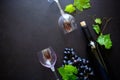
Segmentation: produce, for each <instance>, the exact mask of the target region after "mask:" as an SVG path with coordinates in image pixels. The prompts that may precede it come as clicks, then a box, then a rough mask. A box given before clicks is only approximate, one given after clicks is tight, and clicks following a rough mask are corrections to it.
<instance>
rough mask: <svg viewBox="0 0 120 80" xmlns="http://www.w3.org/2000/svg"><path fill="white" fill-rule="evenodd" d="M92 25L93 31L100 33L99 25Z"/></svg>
mask: <svg viewBox="0 0 120 80" xmlns="http://www.w3.org/2000/svg"><path fill="white" fill-rule="evenodd" d="M92 26H93V29H94V31H95V32H96V33H97V34H99V33H100V26H99V25H92Z"/></svg>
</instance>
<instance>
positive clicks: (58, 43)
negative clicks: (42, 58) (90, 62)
mask: <svg viewBox="0 0 120 80" xmlns="http://www.w3.org/2000/svg"><path fill="white" fill-rule="evenodd" d="M72 2H73V0H60V3H61V6H62V8H64V7H65V5H67V4H69V3H72ZM91 5H92V7H91V8H90V9H88V10H85V11H84V12H82V13H79V14H77V15H74V17H75V18H76V22H77V24H78V28H77V30H75V31H74V32H72V33H70V34H68V35H64V34H63V33H62V32H60V30H59V28H58V23H57V21H58V18H59V16H60V13H59V10H58V7H57V5H56V4H55V3H52V4H50V3H48V2H47V0H0V78H1V79H0V80H55V78H54V75H53V73H52V72H51V70H50V69H47V68H45V67H43V66H42V65H41V64H40V63H39V61H38V59H37V55H36V53H37V52H38V51H40V50H42V49H44V48H46V47H49V46H51V47H53V49H54V50H55V52H56V54H57V56H58V60H57V63H56V65H55V67H56V68H58V67H60V66H61V64H62V59H63V50H64V48H65V47H66V46H69V47H73V48H74V49H75V51H76V52H77V55H79V56H80V57H83V58H84V57H86V54H87V53H86V42H85V39H84V37H83V33H82V31H81V28H80V27H79V22H80V21H82V20H86V22H87V24H88V25H89V28H90V30H91V32H92V34H93V35H94V37H95V38H96V36H95V33H94V32H93V30H92V27H91V25H92V24H93V19H92V17H93V16H94V17H101V18H102V17H107V18H112V20H111V21H110V23H109V24H108V25H107V29H106V30H105V31H104V33H110V34H111V39H112V41H113V47H112V49H111V50H110V51H107V52H106V51H103V53H104V54H105V55H107V58H106V62H107V65H108V69H109V73H110V76H111V79H112V80H119V75H120V63H119V61H120V52H119V49H120V44H119V42H120V17H119V14H120V9H119V1H117V0H91ZM66 38H67V39H68V40H67V41H66Z"/></svg>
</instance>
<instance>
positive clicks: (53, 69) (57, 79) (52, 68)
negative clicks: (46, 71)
mask: <svg viewBox="0 0 120 80" xmlns="http://www.w3.org/2000/svg"><path fill="white" fill-rule="evenodd" d="M51 70H52V71H53V73H54V75H55V77H56V80H59V78H58V76H57V73H56V71H55V68H54V67H51Z"/></svg>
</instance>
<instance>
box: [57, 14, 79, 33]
mask: <svg viewBox="0 0 120 80" xmlns="http://www.w3.org/2000/svg"><path fill="white" fill-rule="evenodd" d="M58 24H59V27H60V28H61V30H62V31H63V32H64V33H65V34H66V33H70V32H72V31H74V30H75V29H76V28H77V24H76V22H75V18H74V17H73V16H72V15H70V14H67V13H65V14H63V15H61V16H60V17H59V20H58Z"/></svg>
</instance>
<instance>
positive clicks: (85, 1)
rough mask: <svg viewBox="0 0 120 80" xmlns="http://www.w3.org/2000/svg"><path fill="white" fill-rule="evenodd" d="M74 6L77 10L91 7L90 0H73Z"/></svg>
mask: <svg viewBox="0 0 120 80" xmlns="http://www.w3.org/2000/svg"><path fill="white" fill-rule="evenodd" d="M74 6H75V7H76V8H77V9H78V10H80V11H83V10H84V9H88V8H90V7H91V5H90V0H74Z"/></svg>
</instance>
